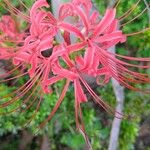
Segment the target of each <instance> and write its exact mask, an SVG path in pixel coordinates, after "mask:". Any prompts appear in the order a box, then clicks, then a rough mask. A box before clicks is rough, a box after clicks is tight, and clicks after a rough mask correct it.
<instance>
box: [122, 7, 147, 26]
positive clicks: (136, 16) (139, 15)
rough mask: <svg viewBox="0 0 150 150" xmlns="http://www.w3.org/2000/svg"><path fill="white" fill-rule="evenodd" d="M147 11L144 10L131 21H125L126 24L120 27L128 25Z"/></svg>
mask: <svg viewBox="0 0 150 150" xmlns="http://www.w3.org/2000/svg"><path fill="white" fill-rule="evenodd" d="M146 10H147V8H145V9H144V10H143V11H142V12H141V13H140V14H138V15H137V16H136V17H134V18H133V19H131V20H129V21H127V22H126V23H123V24H122V25H120V27H123V26H125V25H127V24H129V23H131V22H132V21H134V20H136V19H137V18H139V17H140V16H141V15H142V14H143V13H144V12H145V11H146Z"/></svg>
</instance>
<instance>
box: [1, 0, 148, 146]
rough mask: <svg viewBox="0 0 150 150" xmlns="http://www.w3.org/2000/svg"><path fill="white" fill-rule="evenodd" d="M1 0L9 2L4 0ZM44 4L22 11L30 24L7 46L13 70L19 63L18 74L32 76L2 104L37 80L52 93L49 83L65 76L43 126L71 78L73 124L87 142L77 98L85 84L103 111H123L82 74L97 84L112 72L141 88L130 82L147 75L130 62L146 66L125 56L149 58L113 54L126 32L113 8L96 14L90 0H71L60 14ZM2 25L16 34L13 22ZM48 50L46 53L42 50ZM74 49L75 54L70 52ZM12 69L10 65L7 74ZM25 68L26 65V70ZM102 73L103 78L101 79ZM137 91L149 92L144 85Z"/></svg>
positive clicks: (34, 85) (41, 0) (82, 95)
mask: <svg viewBox="0 0 150 150" xmlns="http://www.w3.org/2000/svg"><path fill="white" fill-rule="evenodd" d="M5 2H6V3H8V1H7V0H5ZM44 7H49V5H48V3H47V2H46V0H38V1H36V2H35V3H34V5H33V6H32V8H31V10H30V16H28V17H27V16H26V17H25V15H23V16H24V18H25V19H26V21H28V23H29V24H30V27H29V32H28V33H25V35H26V36H25V37H24V40H23V39H21V40H23V42H22V45H21V46H20V45H19V44H18V43H17V42H16V45H15V46H16V47H9V48H7V50H12V49H15V51H14V53H13V55H11V57H12V59H13V63H14V64H15V65H16V68H15V69H14V70H16V69H17V68H19V67H21V68H22V74H21V75H19V76H24V75H26V74H29V77H30V79H29V81H28V82H27V83H26V84H25V85H23V86H22V87H21V88H20V89H19V90H17V91H15V92H14V93H15V94H16V97H14V98H13V99H11V100H9V101H7V102H4V103H2V104H1V105H0V108H2V107H8V106H9V105H10V104H13V103H14V102H15V101H17V100H18V97H19V98H20V97H23V96H24V95H25V94H26V93H27V92H28V91H29V90H31V89H32V88H35V90H33V92H34V91H36V90H37V87H39V86H40V87H41V89H42V91H43V92H44V93H46V94H48V93H49V94H51V93H52V89H51V86H52V85H53V84H55V83H56V82H58V81H59V80H63V79H65V80H66V84H65V86H64V88H63V90H62V93H61V95H60V97H59V99H58V101H57V103H56V105H55V107H54V108H53V110H52V112H51V113H50V115H49V116H48V117H47V119H46V120H45V121H43V122H42V123H41V124H40V126H39V127H40V128H42V127H44V125H45V124H46V123H47V122H48V121H49V120H50V119H51V118H52V117H53V116H54V114H55V112H56V111H57V109H58V108H59V106H60V104H61V102H62V101H63V98H64V97H65V95H66V92H67V89H68V87H69V84H70V82H72V83H73V86H74V95H75V116H76V125H77V128H78V129H79V131H80V132H81V133H82V134H83V135H84V137H85V139H86V141H87V143H88V144H89V141H88V138H87V136H86V134H85V128H84V124H83V121H82V111H81V107H80V104H81V103H85V102H87V101H88V99H87V97H86V94H85V93H84V90H83V86H84V87H85V88H86V89H87V91H88V92H89V93H90V94H91V96H92V97H93V100H94V101H95V102H96V103H97V104H99V105H101V106H102V107H103V108H104V109H105V110H106V111H107V112H109V113H111V114H115V115H116V117H118V118H122V117H123V115H122V114H120V113H119V112H117V113H116V112H115V111H114V110H113V109H112V108H111V107H110V106H109V105H107V104H106V103H104V102H103V101H102V99H101V98H100V97H99V96H97V95H96V94H95V92H94V91H93V90H92V88H91V87H90V85H89V84H88V81H86V80H85V79H84V76H90V77H94V78H96V79H97V83H98V84H100V85H106V84H107V83H108V82H109V81H110V79H111V78H115V79H116V80H117V81H119V83H121V84H123V85H124V86H125V87H127V88H129V89H132V90H135V91H137V90H138V91H139V90H140V89H138V88H136V87H134V86H133V83H135V84H136V83H150V77H149V75H147V74H141V73H138V72H136V71H133V70H132V69H131V68H133V67H134V68H140V69H148V68H150V66H144V65H143V66H138V65H134V64H130V63H129V62H127V61H129V60H133V61H139V62H149V61H150V58H133V57H127V56H121V55H118V54H112V53H110V52H109V51H108V49H109V48H111V47H112V46H115V45H116V44H118V43H123V42H125V41H126V38H127V36H128V35H126V34H124V33H122V31H121V30H120V29H119V28H118V24H119V20H118V19H116V10H115V8H111V9H107V10H106V13H105V15H104V17H103V18H102V19H100V17H99V13H98V12H97V11H92V10H91V8H92V3H91V1H90V0H73V1H72V2H70V3H65V4H64V5H62V6H61V7H60V9H59V15H58V18H55V17H54V16H53V15H52V13H50V12H48V11H46V10H45V9H43V8H44ZM17 12H18V11H17ZM90 12H91V13H90ZM68 17H70V18H72V19H73V20H74V22H70V21H68V20H67V18H68ZM1 26H2V25H1ZM6 28H7V26H6V27H5V26H4V27H3V32H4V33H5V34H7V35H10V37H15V36H16V34H18V33H17V32H16V29H15V26H14V23H12V28H10V29H7V30H6ZM60 33H61V35H62V38H63V41H62V42H59V41H58V43H56V41H55V38H56V35H58V34H60ZM13 35H14V36H13ZM71 35H73V36H74V38H75V40H72V39H71ZM0 50H1V55H0V56H1V57H0V58H1V59H5V58H7V59H8V57H6V56H7V55H9V54H8V53H7V51H5V49H4V48H3V47H2V46H1V45H0ZM47 52H48V54H46V53H47ZM76 52H78V54H77V55H74V54H75V53H76ZM9 56H10V55H9ZM72 56H73V57H72ZM9 58H10V57H9ZM60 59H61V60H62V61H63V62H64V63H65V67H64V66H62V65H61V62H60ZM123 60H125V61H123ZM29 66H30V68H29ZM14 70H12V71H10V72H9V73H8V75H9V74H10V73H12V72H13V71H14ZM24 70H27V71H25V72H24ZM19 76H16V77H13V78H10V79H8V80H12V79H15V78H18V77H19ZM103 76H104V79H103V81H100V80H101V78H102V77H103ZM4 81H7V80H4ZM141 91H143V92H146V93H149V91H148V90H145V91H144V90H141ZM33 92H32V93H31V94H30V95H29V96H28V97H27V98H26V99H25V100H24V101H23V104H24V103H27V102H28V101H29V99H30V97H31V96H32V94H33ZM40 103H41V100H40V101H39V104H40ZM29 107H30V106H28V107H27V108H29ZM19 108H20V107H18V108H16V109H15V110H13V111H12V112H14V111H16V110H18V109H19ZM37 110H38V108H37ZM36 112H37V111H36ZM33 116H34V115H33ZM31 120H32V119H31Z"/></svg>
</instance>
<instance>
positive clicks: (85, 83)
mask: <svg viewBox="0 0 150 150" xmlns="http://www.w3.org/2000/svg"><path fill="white" fill-rule="evenodd" d="M79 78H80V80H81V82H82V83H83V84H84V86H85V87H86V89H87V90H88V91H89V92H90V94H91V95H92V97H93V98H94V99H93V100H94V101H96V102H97V103H98V104H99V105H100V106H101V107H102V108H103V109H104V110H105V111H106V112H108V113H109V114H113V115H114V116H115V117H116V118H119V119H120V118H123V117H124V116H123V114H121V113H119V112H116V111H115V110H114V109H112V108H111V107H110V106H109V105H108V104H106V103H104V102H103V101H102V100H101V99H100V98H99V97H98V96H97V95H96V94H95V92H94V91H93V90H92V89H91V87H90V86H89V85H88V84H87V82H86V81H85V80H84V79H83V78H82V77H81V76H79ZM116 114H117V115H118V116H116Z"/></svg>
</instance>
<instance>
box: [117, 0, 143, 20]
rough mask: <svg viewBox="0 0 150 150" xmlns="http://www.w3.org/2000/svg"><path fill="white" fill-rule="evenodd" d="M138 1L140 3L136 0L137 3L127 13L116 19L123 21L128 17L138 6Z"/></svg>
mask: <svg viewBox="0 0 150 150" xmlns="http://www.w3.org/2000/svg"><path fill="white" fill-rule="evenodd" d="M140 1H141V0H138V1H137V3H136V4H135V5H133V6H132V7H131V9H129V10H128V11H127V12H125V13H124V14H123V15H122V16H121V17H119V18H118V19H119V20H123V19H125V18H126V17H128V16H129V15H130V14H131V13H132V12H133V11H134V10H135V9H136V7H137V6H138V4H139V2H140Z"/></svg>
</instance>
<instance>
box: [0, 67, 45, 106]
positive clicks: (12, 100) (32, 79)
mask: <svg viewBox="0 0 150 150" xmlns="http://www.w3.org/2000/svg"><path fill="white" fill-rule="evenodd" d="M43 70H44V67H43V69H42V70H41V71H40V73H39V74H38V75H37V76H36V75H35V76H34V77H35V78H34V77H33V78H31V79H30V80H29V81H28V82H27V83H26V84H25V85H24V86H22V87H21V88H20V89H18V90H16V91H15V92H13V93H16V94H17V93H19V94H18V95H17V96H15V97H14V98H13V99H11V100H9V101H7V102H4V103H3V104H1V105H0V108H3V107H7V106H8V105H10V104H12V103H14V102H15V101H17V100H19V98H20V97H22V96H23V95H25V93H27V92H28V91H29V90H30V89H31V88H32V86H33V85H34V84H35V83H36V81H37V80H38V78H39V77H40V76H41V74H42V72H43ZM26 85H27V86H26ZM24 87H25V88H24ZM23 88H24V89H23ZM21 89H23V90H22V91H21ZM20 91H21V92H20ZM8 95H12V94H8ZM8 95H7V96H5V97H3V98H6V97H8Z"/></svg>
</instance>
